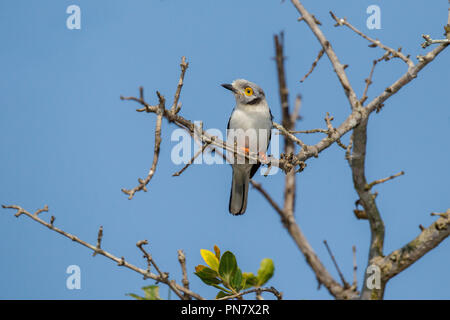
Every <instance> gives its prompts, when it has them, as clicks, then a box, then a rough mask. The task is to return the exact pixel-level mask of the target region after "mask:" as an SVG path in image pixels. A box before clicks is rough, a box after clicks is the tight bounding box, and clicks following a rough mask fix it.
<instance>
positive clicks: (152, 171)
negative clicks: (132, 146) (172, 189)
mask: <svg viewBox="0 0 450 320" xmlns="http://www.w3.org/2000/svg"><path fill="white" fill-rule="evenodd" d="M142 92H143V91H142V90H141V97H143V94H142ZM156 94H157V95H158V98H159V108H158V111H157V117H156V128H155V150H154V153H153V162H152V166H151V168H150V170H149V172H148V174H147V177H146V178H145V179H144V180H142V179H141V178H139V179H138V182H139V185H138V186H136V187H134V188H133V189H131V190H127V189H122V192H123V193H125V194H127V195H128V196H129V197H128V199H130V200H131V199H133V197H134V194H135V193H136V192H138V191H141V190H144V191H145V192H147V188H146V187H147V184H148V183H149V182H150V180H151V179H152V177H153V175H154V174H155V171H156V165H157V164H158V159H159V151H160V146H161V124H162V117H163V114H164V109H165V103H166V102H165V99H164V96H162V95H161V94H160V93H159V92H158V91H157V92H156Z"/></svg>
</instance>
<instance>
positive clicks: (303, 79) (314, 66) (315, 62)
mask: <svg viewBox="0 0 450 320" xmlns="http://www.w3.org/2000/svg"><path fill="white" fill-rule="evenodd" d="M324 53H325V49H324V48H322V49H320V51H319V54H318V55H317V57H316V59H315V60H314V62H313V64H312V65H311V68H310V69H309V71H308V73H307V74H305V75H304V76H303V78H302V79H301V80H300V82H302V83H303V82H304V81H305V80H306V78H308V76H309V75H310V74H311V73H312V72H313V71H314V69H315V68H316V66H317V63H318V62H319V60H320V58H322V56H323V54H324Z"/></svg>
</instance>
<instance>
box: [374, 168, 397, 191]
mask: <svg viewBox="0 0 450 320" xmlns="http://www.w3.org/2000/svg"><path fill="white" fill-rule="evenodd" d="M404 174H405V172H404V171H400V172H399V173H396V174H394V175H392V176H389V177H387V178H384V179H379V180H375V181H374V182H371V183H369V184H368V185H367V186H366V189H367V190H370V189H372V187H373V186H375V185H377V184H380V183H384V182H386V181H389V180H392V179H395V178H397V177H400V176H402V175H404Z"/></svg>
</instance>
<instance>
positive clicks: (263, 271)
mask: <svg viewBox="0 0 450 320" xmlns="http://www.w3.org/2000/svg"><path fill="white" fill-rule="evenodd" d="M274 270H275V267H274V265H273V261H272V259H269V258H265V259H263V260H262V261H261V264H260V266H259V270H258V275H257V280H258V283H257V285H258V286H262V285H263V284H265V283H266V282H267V281H269V279H270V278H272V276H273V273H274Z"/></svg>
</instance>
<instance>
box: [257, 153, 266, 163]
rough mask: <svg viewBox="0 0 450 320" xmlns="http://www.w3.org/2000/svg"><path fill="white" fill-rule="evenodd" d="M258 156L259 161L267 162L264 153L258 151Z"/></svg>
mask: <svg viewBox="0 0 450 320" xmlns="http://www.w3.org/2000/svg"><path fill="white" fill-rule="evenodd" d="M258 155H259V157H260V158H261V159H263V160H264V162H267V161H268V159H267V155H266V153H265V152H262V151H260V152H258Z"/></svg>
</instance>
